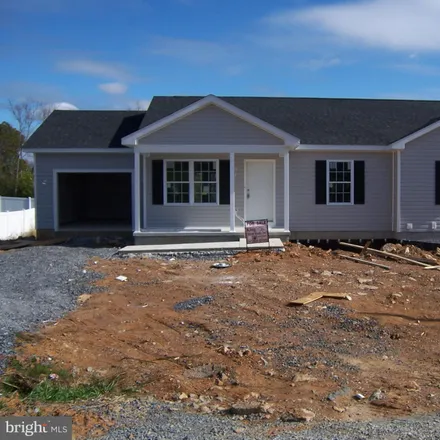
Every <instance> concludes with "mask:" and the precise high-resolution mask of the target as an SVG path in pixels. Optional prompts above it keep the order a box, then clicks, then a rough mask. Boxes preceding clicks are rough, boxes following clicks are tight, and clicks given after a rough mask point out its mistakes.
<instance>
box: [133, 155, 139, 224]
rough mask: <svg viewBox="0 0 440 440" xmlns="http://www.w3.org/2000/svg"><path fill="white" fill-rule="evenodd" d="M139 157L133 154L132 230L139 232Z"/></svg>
mask: <svg viewBox="0 0 440 440" xmlns="http://www.w3.org/2000/svg"><path fill="white" fill-rule="evenodd" d="M140 205H141V155H140V153H139V151H135V153H134V230H135V232H139V231H140V230H141V206H140Z"/></svg>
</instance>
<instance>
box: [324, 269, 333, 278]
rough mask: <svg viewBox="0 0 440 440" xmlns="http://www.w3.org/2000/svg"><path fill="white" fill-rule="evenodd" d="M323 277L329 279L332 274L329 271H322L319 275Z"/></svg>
mask: <svg viewBox="0 0 440 440" xmlns="http://www.w3.org/2000/svg"><path fill="white" fill-rule="evenodd" d="M321 275H322V276H323V277H331V276H332V273H331V272H330V271H329V270H324V272H322V274H321Z"/></svg>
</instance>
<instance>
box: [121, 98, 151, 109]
mask: <svg viewBox="0 0 440 440" xmlns="http://www.w3.org/2000/svg"><path fill="white" fill-rule="evenodd" d="M150 102H151V101H150V100H145V99H137V100H136V101H133V102H131V103H130V105H129V106H128V109H127V110H148V107H149V106H150Z"/></svg>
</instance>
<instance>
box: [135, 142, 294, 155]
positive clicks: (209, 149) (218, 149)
mask: <svg viewBox="0 0 440 440" xmlns="http://www.w3.org/2000/svg"><path fill="white" fill-rule="evenodd" d="M136 150H137V151H139V152H141V153H160V154H168V153H173V154H189V153H195V154H225V153H249V154H259V153H261V154H265V153H269V154H279V153H285V152H286V151H290V148H289V147H287V146H286V145H188V144H171V145H165V144H164V145H161V144H154V145H153V144H152V145H138V146H137V147H136Z"/></svg>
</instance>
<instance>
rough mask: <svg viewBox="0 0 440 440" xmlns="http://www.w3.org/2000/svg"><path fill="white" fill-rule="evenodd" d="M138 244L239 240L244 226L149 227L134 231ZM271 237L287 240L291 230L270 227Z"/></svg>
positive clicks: (241, 237) (242, 236) (242, 234)
mask: <svg viewBox="0 0 440 440" xmlns="http://www.w3.org/2000/svg"><path fill="white" fill-rule="evenodd" d="M133 237H134V242H135V244H136V245H156V244H175V243H217V242H231V241H237V242H238V241H239V240H240V239H243V238H244V227H243V226H240V227H236V228H235V231H231V230H230V226H224V227H218V228H193V227H187V228H147V229H142V230H141V231H138V232H136V231H135V232H134V233H133ZM269 237H270V239H279V240H281V241H282V242H286V241H288V240H289V238H290V231H285V230H284V228H269Z"/></svg>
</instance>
